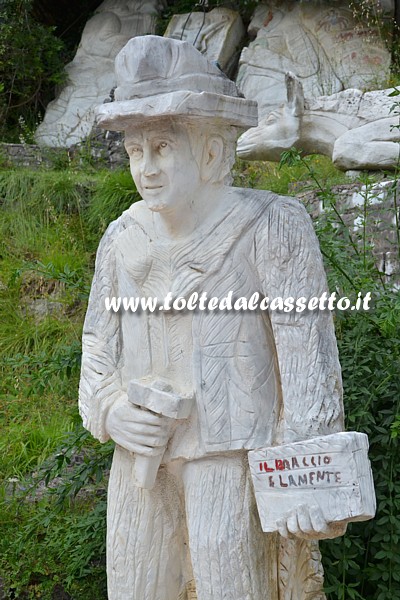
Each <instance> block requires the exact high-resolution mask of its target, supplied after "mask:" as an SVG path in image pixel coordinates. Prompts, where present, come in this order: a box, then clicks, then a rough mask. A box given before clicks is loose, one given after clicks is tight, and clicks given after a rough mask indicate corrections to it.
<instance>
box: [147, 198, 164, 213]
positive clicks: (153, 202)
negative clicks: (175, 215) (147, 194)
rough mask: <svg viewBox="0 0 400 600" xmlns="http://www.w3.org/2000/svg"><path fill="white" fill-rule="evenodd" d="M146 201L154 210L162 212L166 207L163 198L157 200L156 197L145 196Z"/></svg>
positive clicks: (149, 207) (148, 206)
mask: <svg viewBox="0 0 400 600" xmlns="http://www.w3.org/2000/svg"><path fill="white" fill-rule="evenodd" d="M144 201H145V202H146V206H147V208H148V209H150V210H152V211H153V212H162V211H163V210H165V208H166V204H165V202H161V200H157V199H156V198H144Z"/></svg>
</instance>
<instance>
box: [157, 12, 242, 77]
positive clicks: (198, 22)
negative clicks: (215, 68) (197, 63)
mask: <svg viewBox="0 0 400 600" xmlns="http://www.w3.org/2000/svg"><path fill="white" fill-rule="evenodd" d="M203 18H204V13H202V12H194V13H192V14H191V15H189V14H186V15H174V16H173V17H172V19H171V21H170V22H169V24H168V27H167V30H166V32H165V34H164V35H165V37H170V38H173V39H176V40H181V39H182V40H185V41H187V42H189V43H191V44H194V46H195V48H197V50H199V51H200V52H202V53H203V54H205V55H206V56H207V58H208V59H209V60H211V61H216V62H218V64H219V65H220V66H221V69H222V70H223V71H229V67H230V66H231V64H232V62H233V61H234V59H235V55H236V53H237V52H238V50H239V49H240V42H241V41H242V38H243V36H244V34H245V28H244V25H243V21H242V19H241V17H240V15H239V13H238V12H236V11H234V10H231V9H229V8H222V7H218V8H213V10H211V11H210V12H208V13H206V14H205V20H204V24H203ZM182 32H183V33H182Z"/></svg>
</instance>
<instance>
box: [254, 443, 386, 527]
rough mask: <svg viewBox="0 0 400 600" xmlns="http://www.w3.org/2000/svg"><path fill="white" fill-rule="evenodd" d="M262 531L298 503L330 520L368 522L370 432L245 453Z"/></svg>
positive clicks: (372, 503) (372, 502) (371, 507)
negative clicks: (320, 512) (317, 510)
mask: <svg viewBox="0 0 400 600" xmlns="http://www.w3.org/2000/svg"><path fill="white" fill-rule="evenodd" d="M249 464H250V471H251V474H252V478H253V483H254V489H255V494H256V499H257V506H258V512H259V515H260V520H261V525H262V528H263V531H265V532H273V531H277V530H278V527H277V521H278V520H279V519H281V518H284V517H285V516H286V515H287V514H288V513H289V512H290V511H291V510H293V509H295V508H296V507H297V506H300V505H302V504H306V505H308V506H313V505H317V506H319V507H320V508H321V510H322V513H323V515H324V517H325V519H326V521H327V522H329V523H335V522H343V521H347V522H350V521H367V520H368V519H372V518H373V516H374V515H375V510H376V500H375V492H374V483H373V479H372V472H371V465H370V462H369V460H368V437H367V436H366V435H365V434H364V433H358V432H353V431H352V432H340V433H335V434H331V435H327V436H324V437H322V436H321V437H317V438H314V439H311V440H306V441H303V442H295V443H293V444H285V445H282V446H276V447H274V448H265V449H262V450H254V451H251V452H249Z"/></svg>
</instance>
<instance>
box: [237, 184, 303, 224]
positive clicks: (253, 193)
mask: <svg viewBox="0 0 400 600" xmlns="http://www.w3.org/2000/svg"><path fill="white" fill-rule="evenodd" d="M236 190H237V194H238V198H239V199H240V204H241V206H242V207H243V210H244V211H245V212H246V213H247V212H254V211H255V210H257V211H258V212H259V213H260V217H259V220H261V221H263V220H264V219H265V220H267V221H270V220H271V218H272V219H273V220H276V219H278V220H281V219H285V220H288V221H292V219H300V220H303V219H306V220H310V217H309V215H308V213H307V211H306V209H305V207H304V205H303V204H302V203H301V202H300V200H298V199H297V198H294V197H293V196H283V195H280V194H276V193H275V192H271V191H269V190H255V189H249V188H236Z"/></svg>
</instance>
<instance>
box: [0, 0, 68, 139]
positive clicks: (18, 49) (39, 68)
mask: <svg viewBox="0 0 400 600" xmlns="http://www.w3.org/2000/svg"><path fill="white" fill-rule="evenodd" d="M32 5H33V0H3V2H2V3H1V6H0V81H1V82H2V89H1V90H0V123H1V125H0V136H1V138H2V139H3V140H6V141H10V142H19V141H20V136H22V138H23V141H24V142H26V143H30V142H32V141H33V140H32V135H33V132H34V130H35V129H36V126H37V121H38V118H39V114H40V113H41V114H44V110H45V107H46V105H47V103H48V101H49V100H50V99H51V96H52V93H53V89H54V85H56V84H60V83H61V82H62V81H63V80H64V70H63V67H64V65H63V60H62V54H61V51H62V49H63V43H62V41H61V40H60V39H59V38H57V37H56V36H55V35H54V28H51V27H45V26H44V25H41V24H40V23H38V22H37V21H35V19H34V18H33V17H32Z"/></svg>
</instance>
